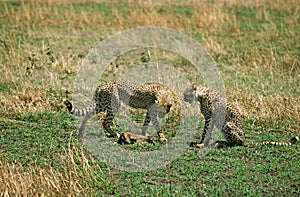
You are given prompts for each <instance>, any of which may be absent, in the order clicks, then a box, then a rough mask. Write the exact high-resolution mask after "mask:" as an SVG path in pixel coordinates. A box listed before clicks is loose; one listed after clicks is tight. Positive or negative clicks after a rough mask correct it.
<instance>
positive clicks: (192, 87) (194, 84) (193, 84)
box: [192, 83, 197, 91]
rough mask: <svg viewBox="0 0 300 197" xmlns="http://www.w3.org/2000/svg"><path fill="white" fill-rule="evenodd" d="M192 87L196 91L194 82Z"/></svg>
mask: <svg viewBox="0 0 300 197" xmlns="http://www.w3.org/2000/svg"><path fill="white" fill-rule="evenodd" d="M192 88H193V90H194V91H196V90H197V86H196V84H194V83H193V85H192Z"/></svg>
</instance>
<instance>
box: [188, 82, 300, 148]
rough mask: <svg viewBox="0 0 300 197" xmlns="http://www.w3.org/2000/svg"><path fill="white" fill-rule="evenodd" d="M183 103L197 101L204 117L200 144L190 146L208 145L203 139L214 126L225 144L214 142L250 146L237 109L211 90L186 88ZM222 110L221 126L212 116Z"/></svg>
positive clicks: (279, 143) (269, 142)
mask: <svg viewBox="0 0 300 197" xmlns="http://www.w3.org/2000/svg"><path fill="white" fill-rule="evenodd" d="M183 96H184V101H185V102H189V103H192V102H194V101H198V102H199V103H200V111H201V113H202V114H203V116H204V119H205V125H204V130H203V133H202V137H201V139H200V143H196V144H194V143H192V144H191V146H193V145H195V146H196V147H203V146H205V145H207V144H208V142H207V141H209V139H208V140H206V139H205V138H206V136H208V138H209V137H210V135H211V131H212V129H213V127H214V126H216V127H217V128H218V129H220V130H221V132H222V134H223V135H224V137H225V139H226V141H225V142H220V141H219V142H216V143H220V144H222V143H223V144H224V145H226V146H250V144H249V143H248V142H247V141H246V139H245V132H244V123H243V119H242V116H241V114H240V112H239V111H238V110H237V108H236V107H235V106H234V105H233V104H232V103H230V102H227V101H226V98H225V97H222V96H221V95H220V94H219V93H218V92H217V91H214V90H211V89H209V88H208V87H205V86H201V85H199V86H196V85H192V87H188V88H187V89H186V90H185V92H184V94H183ZM222 108H223V110H224V116H225V119H224V122H222V123H221V124H218V123H216V121H215V120H214V118H213V114H214V113H217V112H218V110H219V111H220V110H222ZM298 140H299V137H298V136H294V137H292V138H291V139H290V140H289V142H271V141H266V142H259V143H255V144H254V145H255V146H258V145H285V146H289V145H292V144H294V143H296V142H297V141H298Z"/></svg>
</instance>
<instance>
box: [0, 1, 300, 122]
mask: <svg viewBox="0 0 300 197" xmlns="http://www.w3.org/2000/svg"><path fill="white" fill-rule="evenodd" d="M80 2H85V1H76V3H80ZM94 3H97V2H94ZM181 3H182V2H177V4H176V3H174V4H171V5H168V4H167V3H165V4H164V3H159V4H157V2H156V1H152V3H151V2H150V1H149V2H148V3H147V2H146V3H145V2H143V1H138V2H131V1H129V3H122V2H121V4H122V5H121V6H125V7H126V9H125V11H124V10H122V9H121V8H118V7H117V6H120V5H119V3H117V2H111V3H106V6H107V7H108V9H109V6H112V8H111V10H110V12H108V13H109V16H108V15H106V14H105V12H103V11H91V10H89V9H85V8H84V4H73V3H70V2H69V1H56V0H49V1H46V2H44V1H28V2H20V3H19V4H18V3H16V4H15V5H14V6H10V5H9V4H7V5H6V4H5V5H4V10H3V12H2V13H1V21H2V22H4V23H5V24H10V26H11V27H10V28H8V31H7V29H2V30H0V31H1V34H2V37H1V45H0V46H1V49H2V53H1V61H0V64H1V67H0V72H1V83H2V84H6V83H12V84H13V87H14V88H11V90H10V94H0V100H1V102H0V106H1V108H2V109H3V111H5V112H10V113H23V112H37V111H49V110H52V109H57V106H61V97H63V96H64V95H65V92H66V91H67V90H71V89H72V79H73V78H74V76H75V74H76V70H77V69H78V68H79V66H80V62H81V58H78V56H83V57H84V55H85V54H86V53H88V51H89V49H90V48H92V47H93V46H94V45H96V44H97V43H98V42H99V41H100V40H101V39H103V38H105V37H107V36H109V35H111V34H114V33H116V32H118V31H121V30H124V29H128V28H133V27H138V26H144V25H151V26H166V27H170V28H174V29H178V30H181V31H184V32H186V33H189V34H192V35H197V36H200V42H201V43H202V44H203V46H204V47H205V48H207V49H208V51H209V52H210V53H211V55H212V56H213V57H214V58H216V57H217V58H218V60H217V61H218V65H219V67H220V69H221V72H222V73H223V77H224V78H223V79H224V81H225V85H226V89H227V93H228V96H229V97H233V98H235V100H236V102H238V103H239V104H240V105H241V104H243V107H244V112H245V113H244V114H245V115H246V117H255V118H258V119H264V118H268V119H271V120H274V121H273V123H276V124H277V123H278V122H279V123H280V122H284V121H285V120H291V119H295V120H298V121H299V102H297V101H298V99H299V94H300V93H299V91H298V90H297V89H296V88H295V86H297V81H298V80H297V76H298V75H299V72H300V71H299V67H300V65H299V58H297V54H295V53H291V52H289V51H287V52H286V53H285V54H283V55H282V54H280V53H279V52H278V51H277V50H278V46H276V45H275V44H274V42H276V40H277V39H280V40H281V41H282V46H286V47H287V48H289V47H290V46H293V45H291V42H292V41H294V42H296V40H298V39H297V38H298V37H299V36H298V35H297V31H299V25H297V24H298V20H299V9H297V8H299V3H298V2H297V1H294V0H289V1H288V2H286V1H219V2H217V3H210V2H206V1H204V2H198V1H187V2H185V3H184V6H186V7H187V8H188V9H187V11H183V13H180V12H179V11H178V10H176V7H174V6H176V5H180V4H181ZM91 4H93V3H91ZM181 5H182V4H181ZM114 7H116V8H114ZM191 7H192V10H194V11H193V12H192V11H189V10H191ZM183 8H184V7H183ZM244 8H246V9H256V19H257V21H260V22H266V23H268V24H271V25H267V26H266V27H265V28H264V31H260V32H256V31H254V30H251V29H252V28H254V27H252V24H251V23H249V24H248V23H247V21H246V22H245V24H243V25H245V26H246V28H249V31H245V30H243V29H242V28H243V26H242V24H241V22H243V21H242V20H241V19H239V18H238V17H237V16H236V15H234V14H232V12H230V11H228V10H230V9H237V10H238V9H244ZM271 11H278V12H286V13H289V14H290V16H289V17H287V18H286V19H285V20H284V21H276V20H275V19H274V18H272V17H271V15H270V12H271ZM249 20H250V19H249ZM278 22H280V23H282V24H281V25H289V29H287V30H286V31H285V32H282V29H280V28H279V27H278V25H280V24H277V25H276V23H278ZM247 24H248V25H247ZM220 36H221V37H220ZM244 37H245V38H244ZM243 38H244V39H243ZM247 38H248V39H247ZM81 39H85V41H84V42H86V43H84V42H82V41H81ZM45 41H46V42H45ZM245 41H247V43H246V45H248V46H249V48H250V49H247V50H244V49H242V46H243V43H241V42H245ZM49 48H50V49H49ZM47 50H50V52H51V54H50V55H49V51H47ZM229 64H230V65H229ZM267 72H269V74H268V73H267ZM278 76H281V80H278V79H277V78H278ZM278 86H279V87H278ZM278 90H280V91H278ZM289 90H292V91H289ZM241 91H242V92H244V94H242V95H244V96H241V94H240V92H241ZM262 98H263V99H262ZM269 98H272V99H269ZM282 100H285V101H287V102H286V104H285V105H281V103H282ZM257 106H259V107H257ZM258 109H259V110H258ZM260 111H264V113H259V112H260ZM255 112H257V113H255ZM262 114H263V115H262Z"/></svg>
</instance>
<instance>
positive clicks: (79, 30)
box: [0, 0, 300, 196]
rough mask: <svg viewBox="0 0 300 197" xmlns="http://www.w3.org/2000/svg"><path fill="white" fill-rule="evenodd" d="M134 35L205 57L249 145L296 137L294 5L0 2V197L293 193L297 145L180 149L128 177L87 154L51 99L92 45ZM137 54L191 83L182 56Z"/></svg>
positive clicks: (297, 10)
mask: <svg viewBox="0 0 300 197" xmlns="http://www.w3.org/2000/svg"><path fill="white" fill-rule="evenodd" d="M142 26H163V27H168V28H172V29H176V30H179V31H182V32H184V33H186V34H188V35H190V36H191V37H193V38H194V39H196V40H197V41H198V42H199V43H200V44H201V45H202V46H203V47H204V48H206V49H207V51H208V52H209V53H210V55H211V56H212V58H213V59H214V60H215V62H216V65H217V67H218V69H219V70H220V73H221V76H222V80H223V81H224V84H225V89H226V95H227V97H228V99H229V100H230V101H231V102H233V103H234V104H235V105H236V106H237V107H238V108H239V109H240V111H241V113H242V114H243V117H244V120H245V128H246V131H245V132H246V138H247V140H248V141H249V142H258V141H265V140H272V141H287V140H288V139H289V138H290V137H292V136H295V135H298V136H299V135H300V88H299V85H300V80H299V79H300V58H299V57H300V42H299V40H300V3H299V1H297V0H285V1H284V0H253V1H250V0H249V1H248V0H243V1H239V0H230V1H221V0H220V1H194V0H188V1H179V0H176V1H165V2H164V1H155V0H153V1H131V0H129V1H104V2H102V1H101V2H100V1H99V2H98V1H84V0H76V1H67V0H62V1H58V0H47V1H42V0H29V1H0V194H1V195H2V196H42V195H44V196H102V195H115V196H299V194H300V173H299V172H300V154H299V153H300V151H299V150H300V149H299V143H298V144H295V145H293V146H291V147H274V146H266V147H256V148H246V147H233V148H212V149H211V150H210V151H209V153H208V154H206V155H205V156H204V157H200V156H199V151H198V150H196V149H193V148H188V149H187V150H186V151H185V153H184V154H183V155H182V156H181V157H179V158H177V159H176V160H174V161H173V162H171V163H170V164H168V165H166V166H164V167H163V168H160V169H157V170H154V171H145V172H139V173H138V172H127V171H122V170H118V169H114V168H113V167H111V166H109V165H107V164H105V163H104V162H103V161H101V160H99V159H97V158H96V157H94V156H93V155H92V154H90V152H89V151H88V150H87V148H86V147H85V146H84V145H83V144H82V143H81V142H80V139H79V138H78V136H77V135H76V134H77V125H75V124H74V117H72V116H71V115H69V114H68V112H67V110H66V108H65V106H64V105H63V103H62V99H63V98H64V97H71V95H72V93H73V82H74V79H75V77H76V73H77V71H78V69H79V68H80V65H81V63H82V61H83V60H84V58H85V56H86V55H87V54H88V53H89V51H90V50H91V49H92V48H93V47H95V46H96V45H97V44H98V43H100V42H101V41H102V40H104V39H105V38H107V37H109V36H111V35H113V34H115V33H118V32H120V31H122V30H127V29H131V28H135V27H142ZM144 54H145V52H143V51H142V52H141V51H137V52H132V54H128V55H127V56H124V57H120V59H118V60H117V61H116V62H113V63H112V64H111V65H110V66H111V67H109V68H111V69H108V70H107V71H106V73H105V77H106V78H107V79H108V78H113V77H115V75H116V73H119V72H123V71H124V70H126V68H128V67H130V66H132V65H134V64H136V63H143V61H144V58H143V57H142V56H143V55H144ZM146 54H151V55H150V56H149V57H148V58H151V61H154V62H155V61H161V62H163V63H168V64H170V65H173V66H174V67H175V68H178V69H180V71H182V72H186V76H187V78H188V79H189V80H191V82H193V83H200V82H201V76H198V75H196V74H195V72H192V71H190V70H189V68H190V67H191V65H190V63H189V62H187V61H186V60H185V59H183V58H181V57H178V56H176V55H174V54H168V53H163V52H161V51H157V50H154V49H147V50H146ZM200 120H203V119H200V118H199V121H200ZM202 122H203V121H202ZM201 126H203V124H202V123H200V127H201ZM200 130H201V128H200ZM196 137H199V136H196ZM135 146H137V145H135ZM137 148H138V147H137Z"/></svg>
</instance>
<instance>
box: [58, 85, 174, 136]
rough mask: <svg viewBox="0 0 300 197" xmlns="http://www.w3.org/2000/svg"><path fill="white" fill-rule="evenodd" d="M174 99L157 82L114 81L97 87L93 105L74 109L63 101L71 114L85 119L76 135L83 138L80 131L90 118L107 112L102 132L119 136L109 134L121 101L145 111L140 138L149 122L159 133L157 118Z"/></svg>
mask: <svg viewBox="0 0 300 197" xmlns="http://www.w3.org/2000/svg"><path fill="white" fill-rule="evenodd" d="M174 98H175V95H174V94H173V92H172V91H170V90H169V89H168V88H166V87H164V86H163V85H161V84H158V83H155V84H146V85H135V84H133V83H129V82H121V81H115V80H113V81H108V82H104V83H102V84H101V85H99V86H98V87H97V89H96V91H95V94H94V97H93V101H92V103H91V104H90V105H89V106H88V107H86V108H84V109H76V108H74V107H73V105H72V104H71V102H70V101H68V100H67V99H64V103H65V105H66V106H67V108H68V110H69V112H70V113H71V114H73V115H75V116H85V118H84V120H83V122H82V124H81V126H80V128H79V136H82V131H83V130H84V127H85V125H86V123H87V121H88V119H89V118H90V117H91V116H93V115H95V114H98V113H100V112H106V116H105V118H104V121H103V123H102V125H103V127H104V129H105V130H106V131H107V132H108V133H109V135H108V136H109V137H115V136H118V137H120V134H119V133H115V132H114V131H112V130H111V128H110V126H111V124H112V121H113V119H114V117H115V115H116V113H117V112H118V110H119V107H120V105H121V101H122V102H123V103H124V104H126V105H129V106H130V107H132V108H140V109H146V110H147V114H146V117H145V120H144V123H143V126H142V135H145V134H146V130H147V128H148V125H149V123H150V121H151V120H152V122H153V125H154V127H155V129H156V131H157V132H158V134H160V130H161V128H160V126H159V123H158V120H157V117H159V118H163V117H164V116H165V115H166V114H167V113H169V112H170V110H171V107H172V104H173V100H174Z"/></svg>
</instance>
